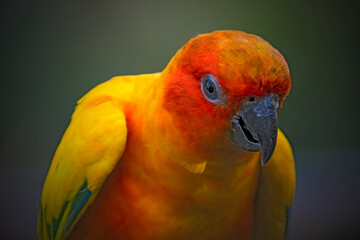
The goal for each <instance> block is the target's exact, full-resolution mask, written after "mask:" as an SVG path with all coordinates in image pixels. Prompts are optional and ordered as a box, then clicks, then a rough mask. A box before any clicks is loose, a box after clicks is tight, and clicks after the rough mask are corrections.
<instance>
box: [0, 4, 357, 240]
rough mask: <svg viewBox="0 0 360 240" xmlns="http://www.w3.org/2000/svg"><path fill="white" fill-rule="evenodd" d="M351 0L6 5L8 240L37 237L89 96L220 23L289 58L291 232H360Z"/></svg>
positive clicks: (0, 228)
mask: <svg viewBox="0 0 360 240" xmlns="http://www.w3.org/2000/svg"><path fill="white" fill-rule="evenodd" d="M100 2H101V3H100ZM352 2H354V3H355V2H356V1H310V0H305V1H285V0H284V1H266V0H262V1H251V0H248V1H213V0H207V1H171V0H167V1H130V0H127V1H98V2H95V1H39V0H34V1H15V0H14V1H9V2H8V3H1V5H2V6H1V10H0V11H1V25H0V27H1V38H0V43H1V44H0V46H1V54H0V59H1V72H0V74H1V93H0V104H1V110H0V111H1V117H0V148H1V151H0V157H1V161H0V167H1V168H0V190H1V191H0V193H1V196H0V199H1V200H0V201H1V202H0V238H1V239H35V238H36V233H35V231H36V218H37V212H38V209H39V201H40V193H41V187H42V183H43V181H44V178H45V175H46V172H47V169H48V167H49V164H50V161H51V158H52V155H53V153H54V151H55V149H56V146H57V144H58V143H59V141H60V138H61V136H62V134H63V132H64V130H65V128H66V126H67V124H68V123H69V121H70V116H71V113H72V111H73V109H74V107H75V103H76V101H77V100H78V99H79V98H80V97H81V96H82V95H83V94H85V93H86V92H87V91H89V90H90V89H91V88H93V87H94V86H96V85H97V84H99V83H101V82H103V81H106V80H108V79H109V78H111V77H112V76H115V75H124V74H140V73H150V72H157V71H162V69H163V68H165V66H166V64H167V62H168V61H169V60H170V58H171V57H172V56H173V55H174V53H175V52H176V51H177V49H179V48H180V47H181V46H182V45H183V44H185V43H186V42H187V41H188V40H189V39H190V38H191V37H193V36H195V35H197V34H199V33H206V32H211V31H213V30H221V29H235V30H243V31H246V32H249V33H254V34H257V35H260V36H262V37H263V38H264V39H266V40H267V41H269V42H270V43H271V44H272V45H273V46H275V47H276V48H278V49H279V50H280V52H281V53H282V54H283V55H284V56H285V58H286V59H287V61H288V64H289V66H290V70H291V74H292V82H293V85H292V91H291V94H290V95H289V97H288V99H287V100H286V102H285V104H284V108H283V109H282V110H281V113H280V127H281V128H282V129H283V130H284V132H285V133H286V134H287V136H288V137H289V139H290V141H291V143H292V145H293V148H294V153H295V158H296V167H297V168H296V172H297V188H296V196H295V200H294V204H293V208H292V217H291V220H290V228H289V234H288V239H352V238H353V239H355V238H357V237H360V234H359V230H357V228H359V227H360V207H359V202H360V201H359V200H360V198H359V196H360V192H359V183H360V175H359V170H360V163H359V160H360V158H359V155H360V140H359V133H360V131H359V130H360V129H359V115H360V107H359V102H358V98H359V95H360V94H359V80H360V79H359V68H360V64H359V63H360V61H359V53H360V49H359V43H360V41H359V40H360V38H359V23H360V21H359V19H358V16H357V15H359V11H358V10H359V8H358V7H356V6H355V5H354V4H352Z"/></svg>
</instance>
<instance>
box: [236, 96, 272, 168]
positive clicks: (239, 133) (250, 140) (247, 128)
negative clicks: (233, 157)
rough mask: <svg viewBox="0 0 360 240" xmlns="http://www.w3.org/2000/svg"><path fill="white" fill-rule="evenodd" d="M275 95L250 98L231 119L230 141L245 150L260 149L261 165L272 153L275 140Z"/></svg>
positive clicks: (253, 150) (255, 150) (254, 150)
mask: <svg viewBox="0 0 360 240" xmlns="http://www.w3.org/2000/svg"><path fill="white" fill-rule="evenodd" d="M278 109H279V99H278V98H277V97H276V96H272V95H271V96H265V97H261V98H254V97H252V98H250V99H248V100H247V101H246V102H245V103H244V104H243V105H242V107H241V108H240V111H239V112H237V113H236V114H235V115H234V117H233V119H232V135H231V138H232V141H233V142H234V143H235V144H236V145H237V146H239V147H241V148H242V149H244V150H246V151H252V152H257V151H261V165H265V164H266V163H267V162H268V161H269V159H270V158H271V156H272V155H273V153H274V150H275V146H276V140H277V131H278V123H277V112H278Z"/></svg>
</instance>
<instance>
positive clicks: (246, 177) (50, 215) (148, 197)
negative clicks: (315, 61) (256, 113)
mask: <svg viewBox="0 0 360 240" xmlns="http://www.w3.org/2000/svg"><path fill="white" fill-rule="evenodd" d="M209 73H210V74H212V75H213V76H215V77H216V78H217V79H218V82H219V84H220V85H221V87H222V89H223V91H224V93H225V94H226V104H225V106H218V105H214V104H213V103H210V102H209V101H207V100H206V99H205V98H204V96H203V94H202V92H201V89H200V79H201V78H202V77H203V76H204V74H209ZM289 89H290V74H289V70H288V66H287V64H286V62H285V60H284V58H283V57H282V56H281V54H280V53H279V52H278V51H277V50H276V49H274V48H272V47H271V46H270V44H268V43H267V42H266V41H264V40H262V39H261V38H260V37H257V36H254V35H251V34H246V33H243V32H238V31H219V32H214V33H210V34H204V35H199V36H197V37H195V38H193V39H192V40H190V41H189V43H187V44H186V45H185V46H184V47H183V48H182V49H180V50H179V51H178V52H177V54H176V55H175V56H174V58H173V59H172V60H171V61H170V63H169V64H168V66H167V67H166V69H165V70H164V71H163V72H161V73H154V74H145V75H138V76H123V77H114V78H112V79H111V80H109V81H107V82H105V83H103V84H100V85H99V86H97V87H96V88H94V89H93V90H91V91H90V92H89V93H88V94H86V95H85V96H84V97H83V98H82V99H80V100H79V102H78V106H77V108H76V110H75V112H74V114H73V116H72V120H71V123H70V125H69V127H68V129H67V130H66V132H65V134H64V136H63V138H62V140H61V143H60V145H59V147H58V149H57V151H56V153H55V156H54V159H53V161H52V164H51V167H50V169H49V172H48V176H47V178H46V181H45V184H44V187H43V193H42V198H41V211H40V216H39V223H38V235H39V238H40V239H63V238H69V239H234V238H241V239H282V238H283V237H284V234H285V229H286V214H287V213H286V211H287V207H288V206H290V204H291V202H292V198H293V193H294V185H295V171H294V162H293V155H292V151H291V147H290V145H289V143H288V141H287V139H286V138H285V136H284V135H283V134H282V132H281V131H280V130H279V136H278V142H277V146H276V149H275V152H274V154H273V156H272V158H271V159H270V161H269V163H268V164H267V165H266V166H264V167H261V166H260V161H259V158H260V153H259V152H247V151H244V150H242V149H240V148H239V147H237V146H235V145H234V144H233V143H232V142H231V141H230V139H229V129H230V118H231V116H232V115H233V114H234V113H235V112H236V111H237V110H238V108H239V106H241V104H242V101H243V99H244V98H245V97H247V96H250V95H255V96H259V97H261V96H264V95H266V94H269V93H274V94H277V95H278V96H279V98H280V100H281V103H282V101H283V100H284V99H285V97H286V95H287V94H288V92H289Z"/></svg>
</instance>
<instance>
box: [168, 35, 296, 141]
mask: <svg viewBox="0 0 360 240" xmlns="http://www.w3.org/2000/svg"><path fill="white" fill-rule="evenodd" d="M207 74H212V75H213V76H214V77H215V78H216V79H217V81H218V82H219V84H220V85H221V88H222V90H223V92H224V93H225V95H226V103H225V105H224V106H222V105H215V104H213V103H211V102H209V101H208V100H207V99H206V98H205V97H204V95H203V93H202V91H201V88H200V81H201V78H202V77H204V76H205V75H207ZM164 77H165V79H166V80H165V81H166V84H165V93H164V101H163V104H164V107H165V109H167V110H168V111H169V112H171V113H172V114H174V123H175V124H176V125H177V126H178V127H179V128H180V129H181V130H182V131H183V132H184V133H187V135H188V136H189V137H190V139H191V140H192V141H195V143H194V144H196V141H199V142H204V141H205V142H207V143H208V141H211V140H212V139H213V140H215V139H216V138H217V137H220V135H223V134H227V133H228V132H226V129H227V128H228V126H229V124H230V118H231V116H232V115H233V114H234V113H235V112H236V111H237V110H238V108H239V107H240V105H241V103H242V100H243V99H244V98H245V97H248V96H251V95H254V96H264V95H268V94H271V93H272V94H277V95H279V97H280V103H281V102H282V101H283V100H284V98H285V97H286V95H287V94H288V92H289V90H290V85H291V80H290V73H289V69H288V66H287V63H286V61H285V59H284V57H283V56H282V55H281V54H280V53H279V51H277V50H276V49H274V48H273V47H272V46H271V45H270V44H269V43H268V42H266V41H264V40H263V39H262V38H260V37H258V36H255V35H251V34H247V33H244V32H238V31H218V32H213V33H210V34H203V35H198V36H197V37H195V38H193V39H191V40H190V41H189V42H188V43H187V44H186V45H185V46H184V47H183V48H182V49H180V50H179V51H178V53H177V54H176V55H175V57H174V58H173V59H172V61H171V62H170V63H169V65H168V67H167V68H166V69H165V71H164ZM199 129H201V133H199V131H198V130H199ZM194 134H195V135H194Z"/></svg>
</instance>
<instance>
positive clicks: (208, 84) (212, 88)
mask: <svg viewBox="0 0 360 240" xmlns="http://www.w3.org/2000/svg"><path fill="white" fill-rule="evenodd" d="M206 90H207V91H208V93H211V94H212V93H214V92H215V86H214V83H213V82H212V81H210V80H207V81H206Z"/></svg>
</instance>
